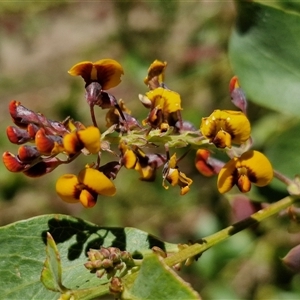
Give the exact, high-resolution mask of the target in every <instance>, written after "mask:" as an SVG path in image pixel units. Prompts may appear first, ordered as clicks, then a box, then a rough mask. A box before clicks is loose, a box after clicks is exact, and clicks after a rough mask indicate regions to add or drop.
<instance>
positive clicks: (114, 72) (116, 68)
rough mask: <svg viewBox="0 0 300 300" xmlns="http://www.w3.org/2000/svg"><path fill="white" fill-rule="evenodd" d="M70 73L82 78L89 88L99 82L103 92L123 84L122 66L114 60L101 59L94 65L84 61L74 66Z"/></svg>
mask: <svg viewBox="0 0 300 300" xmlns="http://www.w3.org/2000/svg"><path fill="white" fill-rule="evenodd" d="M68 73H69V74H70V75H72V76H79V75H80V76H81V77H82V78H83V79H84V81H85V82H86V86H88V85H89V84H90V83H91V82H98V83H99V84H100V85H101V87H102V89H103V90H108V89H111V88H113V87H115V86H117V85H118V84H119V83H120V82H121V79H120V77H121V75H122V74H124V71H123V68H122V66H121V65H120V64H119V63H118V62H117V61H115V60H114V59H109V58H107V59H101V60H98V61H97V62H95V63H93V62H91V61H83V62H80V63H78V64H76V65H74V66H73V67H72V68H71V69H70V70H69V71H68Z"/></svg>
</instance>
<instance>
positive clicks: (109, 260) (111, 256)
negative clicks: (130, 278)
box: [84, 247, 135, 278]
mask: <svg viewBox="0 0 300 300" xmlns="http://www.w3.org/2000/svg"><path fill="white" fill-rule="evenodd" d="M87 254H88V261H87V262H86V263H85V264H84V266H85V267H86V268H87V269H88V270H90V271H91V272H93V273H96V275H97V277H99V278H101V277H102V276H103V275H105V274H106V275H107V277H108V278H111V277H114V276H115V275H116V274H117V272H122V271H124V270H125V269H126V270H129V269H131V268H133V267H134V266H135V264H134V261H133V259H132V257H131V255H130V253H129V252H127V251H121V250H120V249H119V248H115V247H108V248H105V247H101V248H100V249H99V250H96V249H90V250H89V251H88V253H87Z"/></svg>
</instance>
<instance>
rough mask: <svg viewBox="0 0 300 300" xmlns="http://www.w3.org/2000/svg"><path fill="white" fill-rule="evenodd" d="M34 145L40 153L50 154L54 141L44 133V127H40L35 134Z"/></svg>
mask: <svg viewBox="0 0 300 300" xmlns="http://www.w3.org/2000/svg"><path fill="white" fill-rule="evenodd" d="M35 145H36V147H37V149H38V151H39V152H40V153H41V154H44V155H50V154H51V151H52V149H53V147H54V141H53V140H52V139H51V138H49V137H48V136H47V135H46V132H45V129H44V128H41V129H39V130H38V132H37V133H36V135H35Z"/></svg>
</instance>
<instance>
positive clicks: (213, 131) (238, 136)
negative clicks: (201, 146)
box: [200, 109, 251, 148]
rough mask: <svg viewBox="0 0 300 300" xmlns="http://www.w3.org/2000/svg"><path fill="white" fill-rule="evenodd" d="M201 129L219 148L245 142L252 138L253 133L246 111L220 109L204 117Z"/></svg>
mask: <svg viewBox="0 0 300 300" xmlns="http://www.w3.org/2000/svg"><path fill="white" fill-rule="evenodd" d="M200 130H201V132H202V134H203V135H204V137H206V138H207V139H208V140H209V141H210V142H211V143H213V144H215V145H216V147H218V148H226V147H228V148H231V145H232V144H238V145H240V144H243V143H245V142H246V141H247V140H248V139H249V138H250V133H251V127H250V122H249V120H248V118H247V117H246V115H245V114H244V113H242V112H240V111H233V110H219V109H217V110H215V111H214V112H213V113H212V114H211V115H210V116H209V117H207V118H202V122H201V126H200Z"/></svg>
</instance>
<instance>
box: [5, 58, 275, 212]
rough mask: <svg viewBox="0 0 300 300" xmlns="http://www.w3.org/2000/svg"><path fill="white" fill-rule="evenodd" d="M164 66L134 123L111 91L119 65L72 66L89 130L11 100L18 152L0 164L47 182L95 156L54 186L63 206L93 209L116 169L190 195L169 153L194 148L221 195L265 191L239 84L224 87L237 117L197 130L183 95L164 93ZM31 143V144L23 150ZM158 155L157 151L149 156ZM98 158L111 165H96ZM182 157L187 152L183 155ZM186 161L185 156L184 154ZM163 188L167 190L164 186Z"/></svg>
mask: <svg viewBox="0 0 300 300" xmlns="http://www.w3.org/2000/svg"><path fill="white" fill-rule="evenodd" d="M166 68H167V63H166V62H162V61H159V60H155V61H154V62H153V63H152V64H151V65H150V67H149V69H148V74H147V76H146V78H145V79H144V83H145V84H146V86H147V88H148V91H147V92H146V93H144V94H139V95H138V98H139V100H140V102H141V103H142V105H143V106H144V107H145V108H146V109H147V110H148V114H147V116H146V117H145V118H144V119H143V120H142V121H141V122H139V121H138V120H137V119H136V118H135V117H134V116H132V114H131V111H130V110H129V109H128V108H127V107H126V105H125V102H124V101H123V100H119V101H117V99H116V98H115V97H114V96H113V95H112V94H111V93H109V92H108V90H109V89H110V88H112V87H115V86H117V85H118V84H119V83H120V82H121V76H122V74H123V73H124V71H123V68H122V66H121V65H120V64H119V63H118V62H117V61H115V60H113V59H102V60H99V61H97V62H95V63H93V62H89V61H84V62H80V63H78V64H76V65H74V66H73V67H72V68H71V69H70V70H69V74H70V75H72V76H81V77H82V78H83V80H84V83H85V85H84V88H85V99H86V103H87V105H88V107H89V111H90V116H91V124H90V125H89V126H85V125H83V124H82V123H81V122H80V121H76V120H73V119H72V118H71V117H67V118H66V119H65V120H63V121H61V122H59V121H53V120H50V119H48V118H46V117H45V116H44V115H43V114H40V113H36V112H34V111H31V110H29V109H27V108H26V107H25V106H23V105H22V104H21V103H20V102H18V101H15V100H13V101H11V102H10V104H9V112H10V115H11V117H12V121H13V122H14V124H15V125H14V126H8V127H7V130H6V133H7V137H8V139H9V141H10V142H11V143H14V144H17V145H19V149H18V153H17V154H12V153H10V152H8V151H6V152H4V154H3V156H2V158H3V163H4V165H5V166H6V168H7V169H8V170H9V171H11V172H23V173H24V174H25V175H27V176H29V177H38V176H42V175H45V174H47V173H49V172H51V171H53V170H54V169H55V168H57V167H58V166H59V165H61V164H68V163H71V162H72V161H73V160H75V159H77V158H78V157H79V156H80V155H93V157H94V160H93V161H91V163H90V164H88V165H86V166H84V167H83V168H82V169H81V170H80V171H79V172H78V174H64V175H62V176H61V177H60V178H59V179H58V180H57V183H56V191H57V194H58V195H59V196H60V198H61V199H62V200H63V201H66V202H68V203H81V204H82V205H83V206H84V207H93V206H94V205H95V204H96V202H97V198H98V195H103V196H113V195H114V194H115V193H116V187H115V185H114V183H113V180H114V179H115V178H116V176H117V175H118V172H119V170H120V169H121V168H122V167H124V168H126V169H131V170H135V171H137V172H138V174H139V177H140V180H143V181H153V180H155V178H156V174H157V170H158V169H161V172H162V173H161V177H162V186H163V187H164V188H165V189H168V188H169V185H170V186H179V188H180V194H181V195H185V194H186V193H188V192H189V190H190V188H191V185H192V183H193V180H192V179H191V178H189V177H188V176H187V175H186V174H185V173H183V172H182V171H180V169H179V166H178V164H179V161H181V160H182V158H183V157H181V158H179V159H177V156H176V152H174V153H173V154H170V152H169V149H170V148H178V147H187V148H188V150H187V152H188V151H189V150H190V148H191V147H190V146H192V148H196V149H197V152H196V158H195V166H196V168H197V170H198V171H199V172H200V173H202V174H203V175H205V176H213V175H216V174H218V180H217V187H218V190H219V192H220V193H226V192H228V191H229V190H230V189H231V188H232V187H233V186H234V185H236V186H237V187H238V188H239V190H240V191H241V192H248V191H249V190H250V188H251V183H253V184H255V185H257V186H265V185H267V184H269V182H270V181H271V180H272V178H273V169H272V166H271V164H270V162H269V160H268V159H267V158H266V157H265V156H264V155H263V154H262V153H261V152H258V151H255V150H251V149H250V147H251V146H252V139H251V125H250V122H249V120H248V118H247V101H246V97H245V94H244V93H243V91H242V89H241V87H240V85H239V82H238V79H237V77H236V76H235V77H233V78H232V80H231V81H230V84H229V91H230V96H231V100H232V103H233V104H234V105H235V106H236V107H237V108H238V110H219V109H216V110H215V111H213V112H212V114H211V115H210V116H208V117H204V118H202V121H201V122H200V128H199V129H196V128H195V127H194V126H193V125H192V124H190V123H189V122H188V121H185V120H183V118H182V105H181V97H180V95H179V94H178V93H177V92H176V91H173V90H171V89H169V88H168V87H167V86H166V84H165V82H164V80H165V70H166ZM95 106H98V107H101V108H102V109H106V110H107V113H106V116H105V120H106V128H105V130H104V131H103V130H102V131H100V128H99V126H98V124H97V120H96V116H95V111H94V107H95ZM28 143H30V144H28ZM159 146H162V147H159ZM213 148H214V151H216V150H220V151H223V152H225V153H227V154H228V156H229V158H230V159H229V161H228V162H227V163H225V162H222V161H219V160H217V159H216V158H214V157H212V156H211V155H212V149H213ZM153 149H155V150H156V152H153V151H152V150H153ZM103 152H107V153H109V154H110V155H112V157H113V160H111V161H109V162H108V163H106V164H102V163H101V156H102V153H103ZM187 152H186V153H187ZM184 156H185V155H184ZM167 183H168V184H167Z"/></svg>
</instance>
